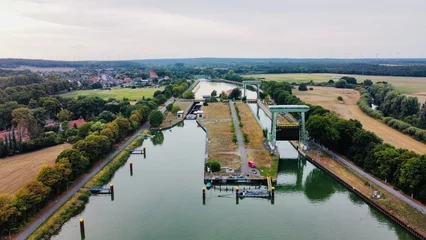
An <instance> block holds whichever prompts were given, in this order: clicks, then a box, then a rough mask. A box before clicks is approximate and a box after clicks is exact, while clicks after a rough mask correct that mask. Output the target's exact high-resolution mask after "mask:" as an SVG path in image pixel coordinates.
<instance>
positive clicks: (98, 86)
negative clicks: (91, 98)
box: [91, 82, 102, 89]
mask: <svg viewBox="0 0 426 240" xmlns="http://www.w3.org/2000/svg"><path fill="white" fill-rule="evenodd" d="M91 86H92V89H101V88H102V83H100V82H95V83H94V84H92V85H91Z"/></svg>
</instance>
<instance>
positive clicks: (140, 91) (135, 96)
mask: <svg viewBox="0 0 426 240" xmlns="http://www.w3.org/2000/svg"><path fill="white" fill-rule="evenodd" d="M157 90H160V91H162V90H164V87H161V88H153V87H149V88H135V89H131V88H120V87H118V88H112V89H111V90H103V89H93V90H78V91H72V92H68V93H63V94H61V95H60V96H62V97H71V98H76V97H78V96H89V97H100V98H102V99H104V100H108V99H109V98H115V99H117V100H122V99H123V98H127V99H129V100H130V101H137V100H140V99H142V97H145V98H150V97H152V96H153V95H154V92H155V91H157Z"/></svg>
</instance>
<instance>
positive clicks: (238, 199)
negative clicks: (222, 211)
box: [235, 196, 240, 205]
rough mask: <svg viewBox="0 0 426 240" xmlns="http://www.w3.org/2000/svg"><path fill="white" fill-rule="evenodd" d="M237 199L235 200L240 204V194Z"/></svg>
mask: <svg viewBox="0 0 426 240" xmlns="http://www.w3.org/2000/svg"><path fill="white" fill-rule="evenodd" d="M235 199H236V200H235V203H236V204H237V205H238V204H240V197H239V196H237V197H236V198H235Z"/></svg>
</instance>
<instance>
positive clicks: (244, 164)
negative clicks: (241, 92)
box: [229, 101, 251, 173]
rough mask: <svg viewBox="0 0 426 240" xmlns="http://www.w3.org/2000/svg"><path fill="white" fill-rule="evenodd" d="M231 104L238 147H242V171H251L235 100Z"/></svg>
mask: <svg viewBox="0 0 426 240" xmlns="http://www.w3.org/2000/svg"><path fill="white" fill-rule="evenodd" d="M229 106H230V108H231V113H232V120H233V121H234V127H235V134H236V135H237V140H238V148H239V149H240V155H241V173H251V170H250V168H249V166H248V159H247V153H246V147H245V146H244V141H243V134H242V133H241V129H240V125H239V124H238V118H237V113H236V112H235V106H234V102H232V101H229Z"/></svg>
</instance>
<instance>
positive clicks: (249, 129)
mask: <svg viewBox="0 0 426 240" xmlns="http://www.w3.org/2000/svg"><path fill="white" fill-rule="evenodd" d="M237 107H238V110H239V115H240V116H241V123H242V125H243V127H242V128H241V131H242V132H243V135H244V134H246V135H247V136H248V140H249V142H248V143H247V142H245V147H246V150H247V155H248V158H249V160H253V161H254V162H255V163H256V165H257V168H258V169H259V170H260V172H261V174H262V175H263V176H272V177H273V178H275V177H276V175H277V171H278V159H276V158H274V157H273V156H271V154H270V152H269V151H268V150H266V149H265V146H264V145H263V141H264V139H265V137H264V136H263V132H262V127H261V126H260V125H259V122H258V121H257V120H256V118H255V116H254V114H253V113H252V112H251V110H250V107H249V106H248V105H247V104H246V103H242V102H239V103H237Z"/></svg>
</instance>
